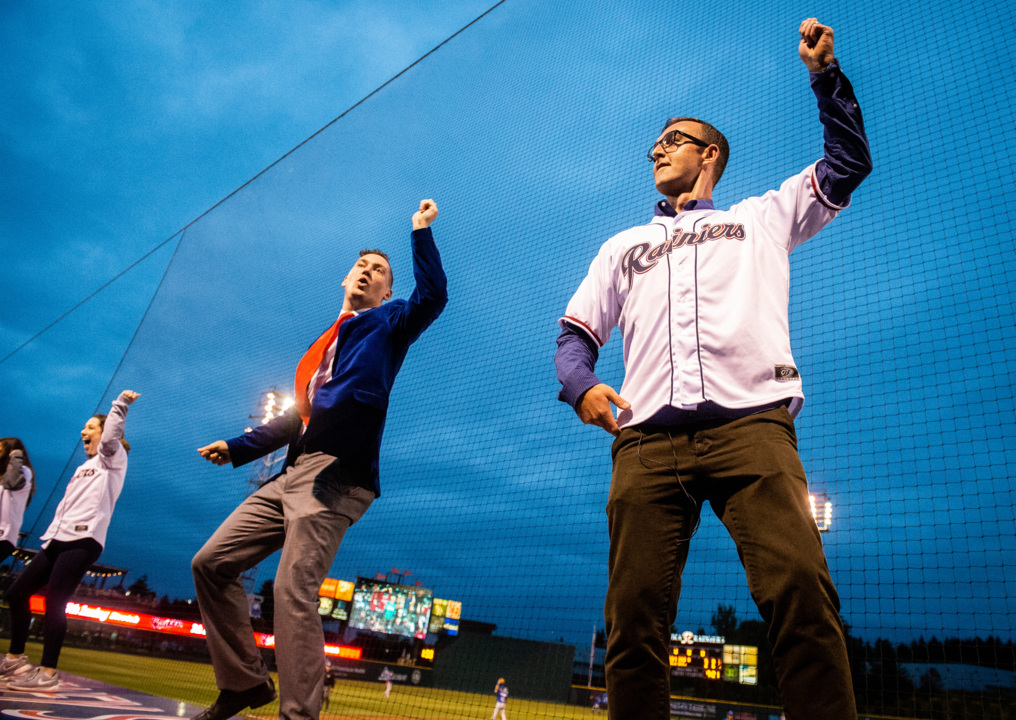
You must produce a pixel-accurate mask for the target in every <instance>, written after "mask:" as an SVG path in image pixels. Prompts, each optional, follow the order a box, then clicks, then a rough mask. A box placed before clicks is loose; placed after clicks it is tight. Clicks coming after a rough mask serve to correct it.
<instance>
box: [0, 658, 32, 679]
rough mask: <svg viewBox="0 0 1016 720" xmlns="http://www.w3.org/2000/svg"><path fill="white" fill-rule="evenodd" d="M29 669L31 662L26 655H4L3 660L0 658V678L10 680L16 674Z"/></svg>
mask: <svg viewBox="0 0 1016 720" xmlns="http://www.w3.org/2000/svg"><path fill="white" fill-rule="evenodd" d="M31 669H32V664H31V663H30V662H28V656H27V655H18V656H17V657H16V658H13V659H11V658H9V657H7V656H6V655H4V656H3V660H0V680H10V679H11V678H13V677H15V676H16V675H21V674H23V673H26V672H28V671H29V670H31Z"/></svg>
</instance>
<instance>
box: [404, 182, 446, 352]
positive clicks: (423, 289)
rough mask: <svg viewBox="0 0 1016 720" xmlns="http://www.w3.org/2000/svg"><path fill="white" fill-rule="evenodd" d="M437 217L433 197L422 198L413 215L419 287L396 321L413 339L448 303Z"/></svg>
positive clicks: (413, 244) (417, 283) (415, 275)
mask: <svg viewBox="0 0 1016 720" xmlns="http://www.w3.org/2000/svg"><path fill="white" fill-rule="evenodd" d="M435 218H437V205H436V204H435V203H434V201H433V200H421V201H420V209H419V210H418V211H416V212H415V213H414V214H413V234H412V246H413V278H414V279H415V281H416V287H415V288H414V289H413V294H412V295H410V296H409V301H408V302H407V303H406V309H405V311H404V312H401V313H396V314H395V315H394V316H393V322H395V323H397V324H399V325H401V326H403V327H404V328H405V330H406V332H407V334H408V336H409V342H413V341H414V340H416V338H418V337H419V336H420V333H422V332H423V331H424V330H426V329H427V327H428V326H429V325H430V324H431V323H432V322H434V321H435V320H436V319H437V316H438V315H440V314H441V311H442V310H444V308H445V305H447V304H448V278H447V277H446V276H445V272H444V267H443V266H442V265H441V255H440V253H438V251H437V245H436V244H435V243H434V234H433V232H432V231H431V229H430V224H431V223H432V222H434V220H435Z"/></svg>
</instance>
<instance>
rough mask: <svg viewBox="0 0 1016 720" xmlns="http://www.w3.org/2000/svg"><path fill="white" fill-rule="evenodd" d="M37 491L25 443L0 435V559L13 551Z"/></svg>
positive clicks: (4, 558) (3, 558) (7, 556)
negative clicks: (22, 521) (27, 508)
mask: <svg viewBox="0 0 1016 720" xmlns="http://www.w3.org/2000/svg"><path fill="white" fill-rule="evenodd" d="M33 495H35V470H34V469H33V468H32V461H31V460H29V458H28V450H26V449H25V444H24V443H23V442H21V440H19V439H18V438H16V437H5V438H0V562H2V561H4V560H6V559H7V558H9V557H10V556H11V553H13V552H14V548H15V547H16V546H17V544H18V533H19V532H21V520H22V518H23V517H24V515H25V508H26V507H28V503H30V502H32V496H33Z"/></svg>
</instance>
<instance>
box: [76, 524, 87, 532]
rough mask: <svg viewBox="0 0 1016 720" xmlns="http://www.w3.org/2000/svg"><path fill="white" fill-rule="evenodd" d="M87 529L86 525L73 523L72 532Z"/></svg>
mask: <svg viewBox="0 0 1016 720" xmlns="http://www.w3.org/2000/svg"><path fill="white" fill-rule="evenodd" d="M87 530H88V526H87V525H75V526H74V532H86V531H87Z"/></svg>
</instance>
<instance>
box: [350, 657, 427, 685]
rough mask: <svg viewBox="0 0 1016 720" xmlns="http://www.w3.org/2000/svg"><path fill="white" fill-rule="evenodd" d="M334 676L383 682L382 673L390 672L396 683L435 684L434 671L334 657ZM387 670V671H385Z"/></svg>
mask: <svg viewBox="0 0 1016 720" xmlns="http://www.w3.org/2000/svg"><path fill="white" fill-rule="evenodd" d="M331 663H332V676H333V677H336V678H340V679H343V680H365V681H367V682H378V683H383V682H384V680H383V679H382V674H388V675H389V676H390V677H391V680H392V682H393V683H394V684H396V685H420V686H422V687H431V686H433V684H434V682H433V671H432V670H430V669H429V668H418V667H411V666H406V665H399V664H397V663H388V664H385V663H377V662H371V661H369V660H345V659H337V660H336V659H333V660H332V661H331ZM385 671H387V673H386V672H385Z"/></svg>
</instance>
